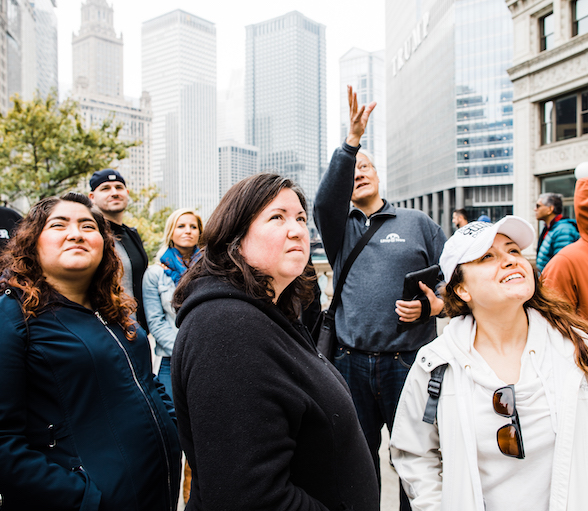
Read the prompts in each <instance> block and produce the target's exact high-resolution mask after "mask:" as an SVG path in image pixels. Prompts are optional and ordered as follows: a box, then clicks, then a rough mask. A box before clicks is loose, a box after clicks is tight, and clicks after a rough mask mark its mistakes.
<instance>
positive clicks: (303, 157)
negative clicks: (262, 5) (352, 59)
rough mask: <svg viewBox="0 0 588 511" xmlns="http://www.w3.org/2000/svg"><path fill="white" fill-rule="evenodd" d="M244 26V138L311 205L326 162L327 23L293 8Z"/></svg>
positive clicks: (262, 163)
mask: <svg viewBox="0 0 588 511" xmlns="http://www.w3.org/2000/svg"><path fill="white" fill-rule="evenodd" d="M246 31H247V36H246V50H245V51H246V53H245V56H246V57H245V59H246V60H245V62H246V67H245V122H246V124H245V136H246V142H247V144H249V145H253V146H257V147H258V148H259V161H260V170H266V169H273V170H275V171H278V172H280V173H282V174H284V175H286V176H288V177H290V178H291V179H293V180H295V181H296V182H298V183H299V184H300V185H301V186H302V188H303V189H304V191H305V193H306V196H307V197H308V199H309V201H310V202H311V206H312V201H313V199H314V195H315V193H316V190H317V187H318V183H319V180H320V178H321V176H322V173H323V172H324V171H325V169H326V162H327V147H326V145H327V122H326V115H327V114H326V107H327V102H326V53H325V27H324V25H321V24H320V23H316V22H314V21H312V20H310V19H308V18H306V17H305V16H303V15H302V14H300V13H299V12H296V11H294V12H290V13H288V14H285V15H283V16H280V17H278V18H274V19H271V20H269V21H264V22H262V23H257V24H255V25H249V26H248V27H246ZM310 211H312V209H310Z"/></svg>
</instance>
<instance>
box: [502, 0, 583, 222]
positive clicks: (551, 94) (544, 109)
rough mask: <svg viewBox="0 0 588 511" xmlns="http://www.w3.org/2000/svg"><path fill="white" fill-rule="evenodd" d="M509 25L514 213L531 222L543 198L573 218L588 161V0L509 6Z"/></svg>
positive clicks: (518, 1)
mask: <svg viewBox="0 0 588 511" xmlns="http://www.w3.org/2000/svg"><path fill="white" fill-rule="evenodd" d="M506 4H507V5H508V7H509V9H510V12H511V15H512V18H513V22H514V57H513V66H512V67H511V68H510V69H509V70H508V73H509V75H510V78H511V80H512V82H513V84H514V97H513V107H514V158H515V160H514V170H515V172H514V178H515V179H514V213H515V214H516V215H519V216H522V217H524V218H526V219H528V220H529V221H530V222H532V223H534V222H536V221H535V216H534V214H533V206H534V205H535V201H536V199H537V196H538V195H539V194H540V193H542V192H557V193H561V194H563V195H564V207H565V214H566V215H567V216H570V217H573V215H574V210H573V195H574V184H575V179H574V176H573V171H574V168H575V167H576V166H577V165H578V164H579V163H580V162H582V161H588V0H506Z"/></svg>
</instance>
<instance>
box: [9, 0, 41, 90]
mask: <svg viewBox="0 0 588 511" xmlns="http://www.w3.org/2000/svg"><path fill="white" fill-rule="evenodd" d="M36 52H37V45H36V30H35V13H34V10H33V6H32V5H31V3H30V2H29V0H6V69H7V77H6V80H7V99H8V100H9V99H10V96H12V95H13V94H19V95H20V96H21V97H22V98H24V99H25V100H30V99H32V97H33V95H34V93H35V89H36V87H37V65H36V64H37V55H36Z"/></svg>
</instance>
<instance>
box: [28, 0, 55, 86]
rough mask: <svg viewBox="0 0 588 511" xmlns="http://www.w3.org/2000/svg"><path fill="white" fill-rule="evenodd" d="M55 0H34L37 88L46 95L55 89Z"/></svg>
mask: <svg viewBox="0 0 588 511" xmlns="http://www.w3.org/2000/svg"><path fill="white" fill-rule="evenodd" d="M55 2H56V0H35V1H34V2H32V4H33V10H34V12H35V35H36V43H37V90H38V91H39V94H40V95H41V97H46V96H47V94H49V92H50V91H51V89H55V90H57V84H58V78H57V16H56V14H55V7H56V3H55Z"/></svg>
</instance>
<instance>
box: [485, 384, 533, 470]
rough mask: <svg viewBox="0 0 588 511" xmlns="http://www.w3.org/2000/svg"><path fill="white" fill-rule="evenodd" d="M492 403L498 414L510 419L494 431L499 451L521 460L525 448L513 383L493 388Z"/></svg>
mask: <svg viewBox="0 0 588 511" xmlns="http://www.w3.org/2000/svg"><path fill="white" fill-rule="evenodd" d="M492 404H493V405H494V411H495V412H496V413H497V414H498V415H500V416H502V417H507V418H509V419H511V421H512V422H511V424H505V425H504V426H502V427H501V428H500V429H499V430H498V431H497V432H496V440H497V441H498V448H499V449H500V452H501V453H502V454H504V455H505V456H511V457H513V458H518V459H520V460H522V459H523V458H524V457H525V449H524V448H523V434H522V432H521V423H520V421H519V414H518V413H517V406H516V402H515V391H514V385H507V386H506V387H501V388H499V389H497V390H495V391H494V396H493V397H492Z"/></svg>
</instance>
